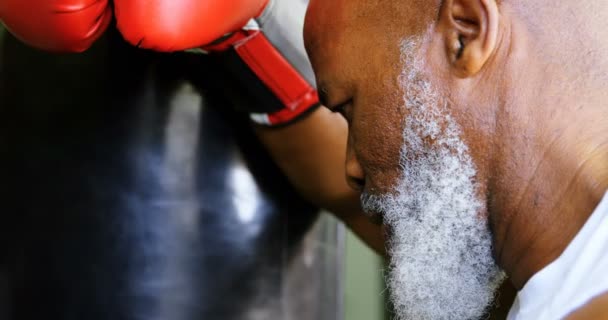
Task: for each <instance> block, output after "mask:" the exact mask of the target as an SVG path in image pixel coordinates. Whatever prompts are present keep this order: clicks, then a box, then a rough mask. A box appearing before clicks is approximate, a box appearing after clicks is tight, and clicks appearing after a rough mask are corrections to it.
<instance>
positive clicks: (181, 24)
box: [15, 0, 268, 51]
mask: <svg viewBox="0 0 608 320" xmlns="http://www.w3.org/2000/svg"><path fill="white" fill-rule="evenodd" d="M15 1H19V0H15ZM21 1H23V0H21ZM267 2H268V0H115V1H114V6H115V10H114V11H115V14H116V21H117V25H118V30H120V32H121V33H122V35H123V37H124V38H125V39H126V40H127V41H128V42H130V43H131V44H133V45H137V46H139V47H141V48H146V49H153V50H156V51H181V50H185V49H192V48H197V47H200V46H202V45H206V44H209V43H211V42H213V41H214V40H217V39H218V38H220V37H222V36H223V35H225V34H226V33H229V32H233V31H236V30H239V29H240V28H241V27H243V26H244V25H245V24H247V21H249V20H250V19H251V18H253V17H257V16H258V15H259V14H260V13H261V12H262V11H263V10H264V7H265V6H266V3H267Z"/></svg>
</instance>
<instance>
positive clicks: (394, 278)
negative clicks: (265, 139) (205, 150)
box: [305, 0, 608, 319]
mask: <svg viewBox="0 0 608 320" xmlns="http://www.w3.org/2000/svg"><path fill="white" fill-rule="evenodd" d="M606 30H608V6H606V3H605V2H604V1H597V0H594V1H586V2H585V3H584V4H583V3H577V4H575V3H571V2H555V1H546V0H536V1H521V0H504V1H494V0H443V1H439V0H436V1H428V0H424V1H422V0H406V1H390V0H389V1H355V0H350V1H345V0H334V1H324V0H313V1H311V3H310V6H309V9H308V13H307V18H306V25H305V41H306V47H307V51H308V53H309V57H310V58H311V62H312V64H313V68H314V69H315V72H316V77H317V83H318V88H319V91H320V93H321V95H322V100H324V101H323V102H324V104H325V105H326V106H328V107H329V108H330V109H331V110H333V111H336V112H339V113H341V114H342V115H343V116H344V117H345V118H346V119H347V121H348V123H349V143H348V151H347V160H346V174H347V177H348V179H349V183H350V185H351V186H352V187H353V188H355V189H357V190H361V191H362V193H363V195H362V197H361V199H362V203H363V206H364V208H365V210H366V211H367V212H368V213H369V214H370V215H373V216H375V217H376V218H378V219H382V220H383V222H384V224H385V225H386V227H387V228H388V229H389V233H390V248H389V253H390V255H391V258H392V262H391V274H390V279H389V284H390V287H391V288H392V289H393V293H392V300H393V302H394V304H395V307H396V309H397V311H398V313H399V317H398V318H399V319H476V318H478V317H479V316H480V315H481V314H483V312H484V310H485V309H486V308H487V306H488V304H489V303H490V302H491V301H492V298H493V296H494V292H495V289H496V288H497V286H498V285H499V284H500V283H501V281H503V279H505V275H506V276H508V278H509V281H511V283H512V284H513V285H514V286H515V287H516V288H518V289H520V291H519V293H518V297H517V299H516V301H515V303H514V305H513V306H512V308H511V311H510V314H509V318H510V319H562V318H568V319H599V318H605V317H608V274H607V273H606V270H608V196H606V195H605V193H606V190H607V188H608V108H607V107H606V105H605V104H604V103H605V101H606V98H608V90H607V88H606V83H607V82H606V81H608V58H607V57H608V55H607V53H608V42H606V40H605V39H606V36H607V35H606ZM602 199H603V200H602ZM503 270H504V271H503Z"/></svg>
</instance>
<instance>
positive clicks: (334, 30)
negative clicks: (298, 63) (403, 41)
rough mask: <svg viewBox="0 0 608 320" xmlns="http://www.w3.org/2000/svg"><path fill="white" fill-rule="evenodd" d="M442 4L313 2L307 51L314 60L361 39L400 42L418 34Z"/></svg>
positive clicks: (416, 0) (419, 0)
mask: <svg viewBox="0 0 608 320" xmlns="http://www.w3.org/2000/svg"><path fill="white" fill-rule="evenodd" d="M440 2H441V0H331V1H328V0H311V1H310V4H309V7H308V12H307V15H306V24H305V29H304V40H305V42H306V49H307V50H308V51H309V54H311V55H313V56H314V55H316V54H317V52H318V51H327V50H329V51H331V50H332V49H333V48H332V47H335V46H340V45H348V44H349V43H352V42H358V41H360V40H361V39H358V38H361V37H369V36H371V35H374V37H378V38H389V37H392V38H395V37H396V38H399V37H405V36H409V35H412V34H419V33H421V32H423V31H424V30H425V29H426V27H427V26H428V23H429V22H430V20H431V19H432V17H434V16H435V15H436V11H437V7H438V5H439V3H440ZM396 41H397V42H398V39H397V40H396ZM367 49H371V48H367ZM361 50H366V48H361ZM311 58H314V57H311Z"/></svg>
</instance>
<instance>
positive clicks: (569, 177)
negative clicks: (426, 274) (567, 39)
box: [488, 32, 608, 289]
mask: <svg viewBox="0 0 608 320" xmlns="http://www.w3.org/2000/svg"><path fill="white" fill-rule="evenodd" d="M530 39H534V41H531V40H530ZM511 41H512V42H513V43H511V46H510V47H512V48H516V50H521V51H523V52H518V53H513V56H516V57H518V58H521V57H529V58H527V60H525V59H521V61H512V62H511V63H513V64H519V65H514V66H513V68H512V69H511V70H515V71H514V74H512V75H511V77H505V78H509V79H513V83H505V85H504V87H505V92H504V96H505V97H507V98H506V99H505V101H506V102H505V105H503V106H502V110H501V111H499V114H498V116H497V119H498V121H500V122H501V123H503V124H512V125H501V126H500V127H499V128H497V133H496V136H497V140H500V141H501V143H500V144H499V145H498V146H497V148H496V149H497V150H496V151H495V156H494V159H493V160H492V161H494V162H495V164H496V170H495V171H494V172H493V173H492V176H493V177H492V179H491V181H490V186H489V189H490V190H489V191H490V194H492V198H490V199H489V201H488V204H489V211H490V214H491V216H490V219H491V223H492V228H493V230H494V235H495V246H496V254H497V259H498V261H499V263H500V265H501V266H502V267H503V268H504V269H505V270H506V271H507V274H508V275H509V277H510V279H511V281H512V283H513V284H514V285H515V287H516V288H519V289H521V288H522V287H523V285H524V284H525V283H526V282H527V281H528V279H529V278H530V277H531V276H532V275H534V274H535V273H536V272H538V271H539V270H541V269H542V268H544V267H545V266H546V265H547V264H549V263H551V262H552V261H553V260H555V259H556V258H557V257H559V255H560V254H561V253H562V252H563V251H564V249H565V248H566V247H567V246H568V244H569V243H570V242H571V241H572V239H573V238H574V236H575V235H576V234H577V233H578V231H579V230H580V229H581V228H582V226H583V225H584V224H585V222H586V221H587V218H588V217H589V215H590V214H591V213H592V212H593V210H594V208H595V206H596V205H597V204H598V203H599V201H600V200H601V198H602V197H603V195H604V193H605V192H606V190H607V189H608V126H607V125H606V122H607V121H608V108H607V106H606V105H605V103H604V102H605V101H608V88H606V87H605V85H604V84H603V83H601V82H598V81H596V80H597V79H595V80H594V79H589V78H587V79H581V77H580V73H579V76H578V78H574V75H573V73H572V64H560V63H559V62H557V63H556V61H558V60H559V58H560V57H553V58H555V59H556V60H549V59H547V57H546V55H545V53H544V52H543V51H542V50H544V49H543V47H542V46H539V45H537V44H535V43H534V42H535V41H538V38H537V37H532V36H531V34H527V35H522V34H521V33H518V32H514V33H513V35H512V39H511ZM522 53H523V54H522ZM572 58H573V57H572V53H570V56H569V57H565V58H564V59H565V60H569V59H572ZM606 66H608V64H606ZM602 67H603V66H602ZM517 70H519V72H523V71H522V70H525V75H524V74H516V73H517V72H518V71H517ZM548 70H549V71H548ZM581 71H582V72H584V70H581ZM594 73H595V74H603V73H605V74H606V75H608V68H606V69H605V70H599V71H598V70H595V71H594ZM590 78H591V77H590ZM522 79H525V80H524V81H521V80H522ZM556 79H559V80H556ZM518 82H519V83H518Z"/></svg>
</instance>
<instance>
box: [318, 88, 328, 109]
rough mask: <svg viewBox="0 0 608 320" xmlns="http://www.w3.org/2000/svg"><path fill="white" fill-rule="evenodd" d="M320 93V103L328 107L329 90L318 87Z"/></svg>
mask: <svg viewBox="0 0 608 320" xmlns="http://www.w3.org/2000/svg"><path fill="white" fill-rule="evenodd" d="M318 93H319V102H321V104H322V105H324V106H326V107H328V105H327V104H328V102H329V97H328V95H329V94H328V93H327V88H326V87H325V86H324V85H319V86H318Z"/></svg>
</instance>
